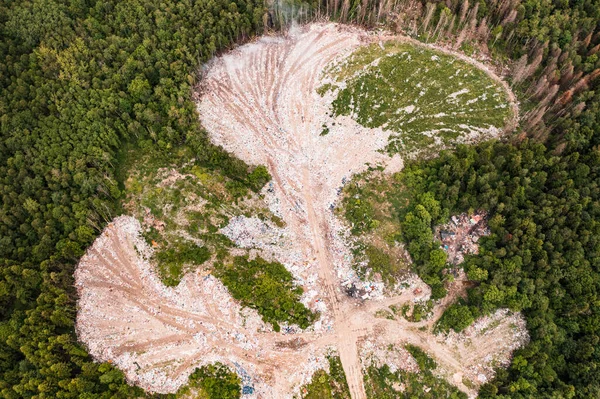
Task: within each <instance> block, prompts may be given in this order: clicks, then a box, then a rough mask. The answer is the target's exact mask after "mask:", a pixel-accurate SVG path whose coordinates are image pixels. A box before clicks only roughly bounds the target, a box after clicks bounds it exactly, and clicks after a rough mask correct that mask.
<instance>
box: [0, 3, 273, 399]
mask: <svg viewBox="0 0 600 399" xmlns="http://www.w3.org/2000/svg"><path fill="white" fill-rule="evenodd" d="M263 13H264V10H263V5H262V2H260V3H258V2H252V1H245V0H242V1H232V2H220V1H195V2H185V3H182V2H176V1H145V0H142V1H127V2H117V1H53V0H39V1H38V0H36V1H32V2H17V1H15V2H12V1H8V2H3V3H2V4H1V5H0V92H1V94H0V110H1V111H0V115H1V116H0V130H1V134H2V141H1V143H0V187H1V189H0V192H1V195H2V197H1V198H2V199H1V208H0V258H1V260H0V262H1V265H2V266H1V269H0V275H1V279H0V318H1V322H0V396H1V397H3V398H11V399H12V398H31V397H36V398H76V397H89V398H92V397H123V398H128V397H133V396H136V395H140V394H142V392H140V390H139V389H134V388H131V387H128V386H127V385H126V384H125V383H124V380H123V376H122V373H121V372H119V371H118V370H116V369H114V368H113V367H111V366H110V365H108V364H102V365H99V364H95V363H93V362H92V360H91V358H90V357H89V356H88V354H87V353H86V351H85V350H84V348H83V347H81V346H80V345H79V344H78V343H77V342H76V337H75V334H74V329H73V328H74V318H75V292H74V289H73V287H72V286H73V279H72V274H73V270H74V266H75V263H76V261H77V259H78V258H79V257H80V256H81V255H82V253H83V251H84V250H85V248H86V247H87V246H88V245H89V244H90V243H91V241H92V240H93V238H94V237H95V236H96V235H97V234H98V233H99V231H101V229H102V228H103V227H104V225H105V224H106V223H107V222H108V221H110V220H111V219H112V217H114V216H115V215H116V212H117V200H118V199H119V198H120V196H121V188H120V185H119V182H118V181H117V179H116V177H115V171H116V168H117V166H118V164H119V157H118V155H119V149H120V148H121V146H122V143H124V142H127V141H130V142H135V143H137V144H138V145H139V146H140V147H141V148H150V147H152V148H158V149H162V150H164V151H168V150H169V148H171V147H173V146H177V145H178V144H181V143H182V142H186V143H187V144H188V145H191V146H193V147H194V148H195V149H196V153H197V154H198V155H199V156H200V158H201V159H200V160H199V162H202V163H203V165H204V166H210V167H214V168H219V169H221V170H222V172H223V173H225V174H226V175H228V176H230V177H232V178H234V179H237V180H239V181H245V179H246V175H247V172H248V171H247V167H246V165H244V164H243V163H241V162H240V161H238V160H235V159H233V158H230V157H229V156H228V155H227V154H225V153H224V152H222V151H221V150H219V149H218V148H214V147H213V146H211V145H209V143H208V141H207V140H206V139H205V135H204V134H203V132H201V131H200V130H199V129H200V128H199V125H198V118H197V115H196V112H195V106H194V103H193V101H192V99H191V89H192V86H193V84H194V83H195V81H196V77H195V76H196V68H197V67H198V65H199V64H200V63H202V62H203V61H206V60H207V59H209V58H210V57H211V56H212V55H213V54H215V52H216V51H217V49H223V48H225V47H227V46H230V45H231V44H232V43H234V42H237V41H239V40H244V39H245V38H248V37H249V36H251V35H252V34H253V33H254V32H255V31H256V29H257V28H261V27H262V25H263V22H262V21H263V18H262V17H263Z"/></svg>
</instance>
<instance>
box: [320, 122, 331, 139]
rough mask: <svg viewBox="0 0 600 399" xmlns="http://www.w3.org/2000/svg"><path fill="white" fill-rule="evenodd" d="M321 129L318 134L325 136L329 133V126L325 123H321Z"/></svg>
mask: <svg viewBox="0 0 600 399" xmlns="http://www.w3.org/2000/svg"><path fill="white" fill-rule="evenodd" d="M322 129H323V130H321V134H319V136H326V135H328V134H329V127H328V126H327V125H326V124H323V126H322Z"/></svg>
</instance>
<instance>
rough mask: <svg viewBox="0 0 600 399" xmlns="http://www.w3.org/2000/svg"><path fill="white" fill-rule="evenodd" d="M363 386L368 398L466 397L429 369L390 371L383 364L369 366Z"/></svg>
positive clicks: (428, 398)
mask: <svg viewBox="0 0 600 399" xmlns="http://www.w3.org/2000/svg"><path fill="white" fill-rule="evenodd" d="M365 388H366V391H367V398H369V399H398V398H406V399H408V398H424V399H440V398H447V399H467V395H466V394H465V393H463V392H461V391H459V390H458V388H456V387H455V386H453V385H451V384H450V383H449V382H447V381H446V380H444V379H442V378H439V377H436V376H434V375H433V374H432V373H431V371H429V370H423V371H422V372H420V373H410V372H407V371H404V370H397V371H396V372H392V371H391V370H390V367H389V366H388V365H387V364H385V365H383V366H382V367H379V368H378V367H375V366H369V367H367V369H366V374H365Z"/></svg>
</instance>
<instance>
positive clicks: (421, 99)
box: [320, 42, 510, 153]
mask: <svg viewBox="0 0 600 399" xmlns="http://www.w3.org/2000/svg"><path fill="white" fill-rule="evenodd" d="M325 73H326V74H328V75H330V76H332V77H333V78H334V80H336V81H338V82H342V81H344V82H346V85H345V87H343V88H338V87H336V86H333V85H330V86H323V88H320V91H321V92H323V91H327V90H333V91H334V92H335V90H338V91H337V97H336V99H335V100H334V101H333V112H334V115H336V116H338V115H350V116H352V117H353V118H354V119H355V120H356V121H357V122H358V123H360V124H361V125H363V126H365V127H369V128H377V127H382V128H386V129H389V130H392V131H394V132H396V133H397V134H396V135H395V136H393V137H392V138H391V139H390V145H389V151H390V152H402V153H412V152H415V151H421V150H424V149H428V150H429V151H434V150H436V149H440V148H442V147H447V146H450V145H453V144H455V143H457V142H460V141H461V140H462V139H464V138H465V137H467V136H468V135H469V134H472V133H476V132H478V131H481V130H482V129H489V128H493V127H495V128H502V127H503V126H504V125H505V122H506V121H507V118H508V117H509V116H510V107H509V106H508V100H507V96H506V93H505V92H504V90H503V88H502V87H501V86H500V85H499V84H498V83H496V82H495V81H493V80H492V79H491V78H490V77H489V76H488V75H487V74H486V73H485V72H484V71H482V70H480V69H479V68H477V67H475V66H473V65H471V64H469V63H467V62H465V61H462V60H459V59H458V58H456V57H454V56H451V55H447V54H443V53H440V52H437V51H434V50H431V49H428V48H425V47H422V46H415V45H410V44H406V43H397V42H387V43H386V44H385V46H384V49H382V48H381V47H380V46H379V45H377V44H372V45H370V46H366V47H362V48H360V49H358V50H357V51H356V52H355V53H354V54H353V55H352V56H351V57H349V58H348V59H347V60H345V61H343V62H342V63H341V64H339V65H334V66H333V67H331V68H330V69H329V70H328V71H326V72H325Z"/></svg>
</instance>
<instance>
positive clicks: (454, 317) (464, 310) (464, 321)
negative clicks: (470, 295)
mask: <svg viewBox="0 0 600 399" xmlns="http://www.w3.org/2000/svg"><path fill="white" fill-rule="evenodd" d="M477 315H479V312H478V310H477V308H473V309H471V308H469V306H466V305H465V304H464V303H463V301H460V302H459V303H454V304H452V305H450V306H449V307H448V309H446V311H445V312H444V314H442V317H440V319H439V320H438V322H437V324H436V330H438V331H445V332H447V331H450V330H451V329H452V330H454V331H462V330H464V329H465V328H467V327H469V326H470V325H471V324H472V323H473V322H474V321H475V318H476V316H477Z"/></svg>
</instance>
